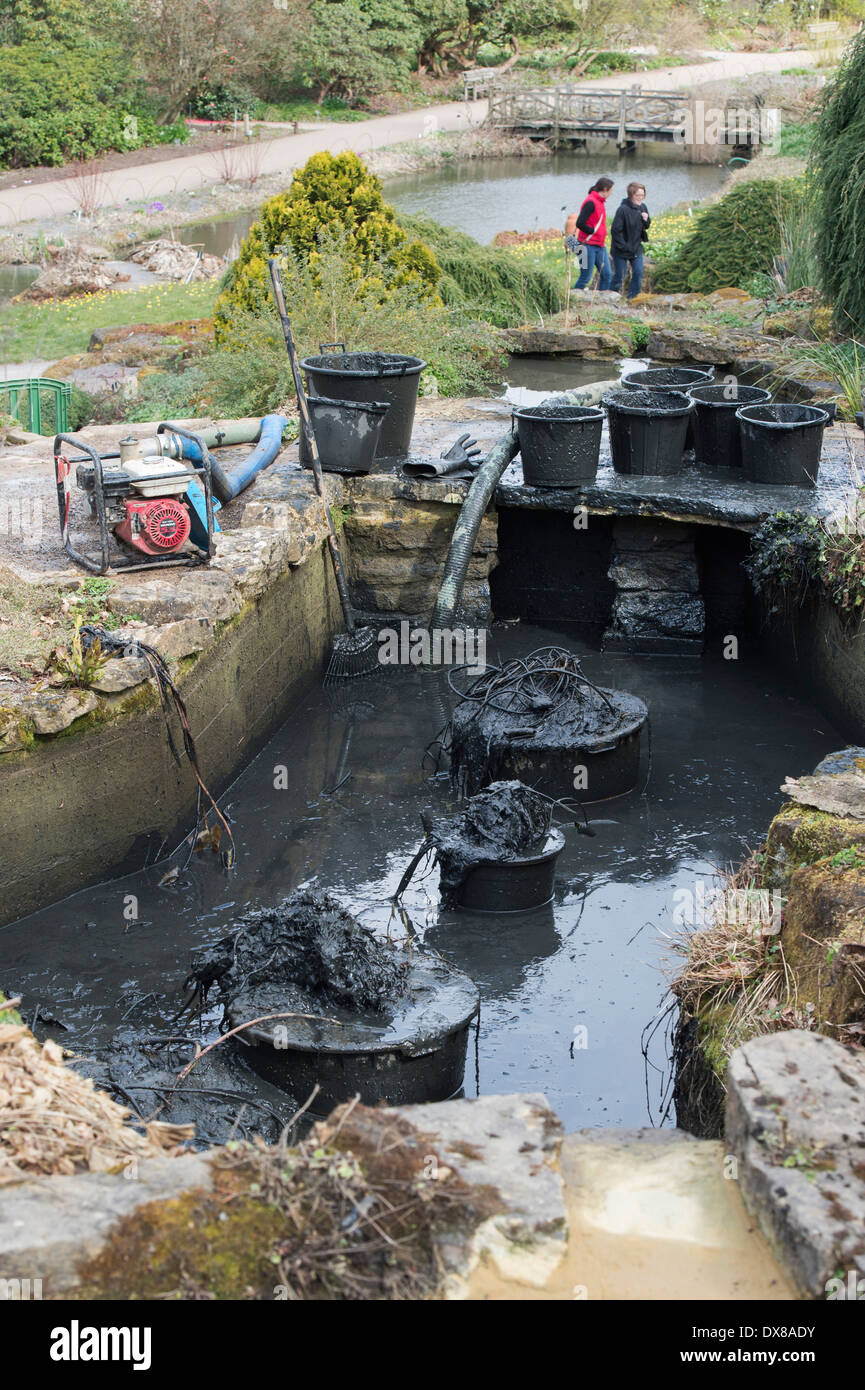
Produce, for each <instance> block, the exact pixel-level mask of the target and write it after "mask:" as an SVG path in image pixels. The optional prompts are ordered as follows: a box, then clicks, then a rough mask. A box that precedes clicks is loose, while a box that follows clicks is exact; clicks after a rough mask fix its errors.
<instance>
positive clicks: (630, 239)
mask: <svg viewBox="0 0 865 1390" xmlns="http://www.w3.org/2000/svg"><path fill="white" fill-rule="evenodd" d="M645 196H646V190H645V188H644V187H643V185H642V184H641V183H629V184H628V196H627V198H623V199H622V201H621V203H620V204H619V206H618V208H617V209H616V215H615V217H614V218H613V229H612V232H611V234H610V255H611V256H612V260H613V278H612V281H611V283H610V289H611V290H616V291H619V290H621V288H622V282H623V280H624V278H625V275H626V274H627V270H628V266H629V265H630V267H631V280H630V284H629V285H628V298H629V299H635V298H636V296H637V295H638V294H639V293H640V287H641V286H642V283H643V242H644V241H648V240H649V225H650V223H651V221H652V219H651V217H650V216H649V209H648V208H647V207H646V204H645V203H644V202H643V199H644V198H645Z"/></svg>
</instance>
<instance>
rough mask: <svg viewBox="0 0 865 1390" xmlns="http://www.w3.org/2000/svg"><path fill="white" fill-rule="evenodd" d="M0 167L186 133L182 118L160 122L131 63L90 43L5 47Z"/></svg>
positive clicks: (0, 66) (0, 71) (0, 56)
mask: <svg viewBox="0 0 865 1390" xmlns="http://www.w3.org/2000/svg"><path fill="white" fill-rule="evenodd" d="M0 91H2V92H3V102H2V106H0V167H3V168H22V167H26V166H28V165H60V164H65V163H67V162H69V161H70V160H75V159H89V158H91V157H92V156H94V155H97V154H101V153H103V152H104V151H105V150H134V149H140V148H141V146H143V145H150V144H163V143H167V142H170V141H173V140H178V139H180V140H185V139H186V137H187V130H186V126H185V125H184V124H183V123H182V122H178V123H175V124H174V125H171V126H159V125H157V123H156V121H155V120H154V118H153V116H152V115H151V114H150V113H149V112H148V111H147V110H146V108H145V106H144V104H143V101H142V99H141V97H140V94H139V93H138V92H137V90H136V87H135V84H134V83H132V82H131V81H130V79H129V75H128V67H127V66H125V65H123V64H120V63H119V62H117V61H114V60H112V58H111V56H110V55H108V54H106V53H105V52H104V51H103V50H102V49H101V48H100V47H99V46H98V45H94V47H93V49H92V50H80V49H63V48H61V47H57V48H45V47H44V46H43V45H42V44H39V43H26V44H19V45H17V46H15V47H11V46H9V47H2V48H0Z"/></svg>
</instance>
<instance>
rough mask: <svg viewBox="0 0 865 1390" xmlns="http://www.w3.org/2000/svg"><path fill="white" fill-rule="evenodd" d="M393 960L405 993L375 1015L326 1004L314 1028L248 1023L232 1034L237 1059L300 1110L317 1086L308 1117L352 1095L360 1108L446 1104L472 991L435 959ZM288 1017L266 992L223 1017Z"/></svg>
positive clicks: (472, 1014)
mask: <svg viewBox="0 0 865 1390" xmlns="http://www.w3.org/2000/svg"><path fill="white" fill-rule="evenodd" d="M398 959H400V960H401V962H402V964H403V965H404V966H405V970H406V972H407V990H406V993H405V994H404V995H403V996H402V997H401V998H400V999H398V1000H396V1001H394V1003H393V1005H392V1006H390V1007H389V1008H387V1009H386V1010H385V1011H384V1012H383V1013H373V1012H371V1011H366V1012H364V1013H356V1012H351V1013H350V1012H349V1011H348V1010H345V1009H343V1008H341V1007H340V1006H334V1005H330V1006H328V1008H327V1009H326V1016H325V1018H323V1019H322V1020H321V1021H316V1020H313V1019H309V1018H284V1019H272V1020H270V1021H268V1022H266V1023H259V1024H255V1025H254V1026H253V1027H251V1028H245V1029H244V1030H243V1032H242V1033H239V1034H238V1035H237V1045H238V1047H239V1048H240V1050H241V1055H242V1056H243V1058H244V1059H245V1060H246V1061H247V1062H248V1063H249V1065H250V1066H251V1067H252V1068H253V1069H254V1070H255V1071H256V1072H258V1074H259V1076H263V1077H264V1078H265V1079H266V1080H267V1081H270V1082H271V1083H272V1084H273V1085H274V1086H278V1087H280V1089H281V1090H284V1091H288V1092H289V1093H290V1094H291V1095H292V1096H293V1097H294V1098H295V1100H297V1101H298V1102H302V1101H304V1100H306V1098H307V1097H308V1096H309V1094H310V1093H311V1091H312V1090H313V1087H314V1086H316V1085H318V1086H319V1088H320V1089H319V1092H318V1095H317V1096H316V1097H315V1100H314V1101H313V1103H312V1105H311V1107H310V1109H311V1111H312V1113H314V1114H319V1115H326V1114H328V1113H329V1112H330V1111H331V1110H332V1109H333V1107H334V1106H335V1105H339V1104H341V1103H342V1102H343V1101H345V1100H350V1099H351V1097H352V1096H354V1095H357V1094H359V1095H360V1098H361V1101H362V1103H363V1104H364V1105H377V1104H379V1102H385V1103H386V1104H388V1105H418V1104H421V1103H425V1102H428V1101H437V1100H447V1099H448V1098H449V1097H450V1096H453V1095H455V1094H456V1093H457V1092H458V1091H459V1090H460V1088H461V1087H462V1084H463V1075H464V1073H465V1065H466V1050H467V1047H468V1038H469V1029H470V1026H471V1023H472V1021H473V1019H475V1018H476V1017H477V1013H478V1008H479V994H478V989H477V986H476V985H475V984H474V983H473V981H472V980H470V979H469V977H468V975H464V974H463V973H462V971H461V970H456V969H454V967H453V966H452V965H449V964H448V963H447V962H446V961H444V960H442V959H441V958H440V957H439V956H434V955H432V954H430V953H427V952H421V951H413V952H412V953H411V955H409V953H408V952H407V951H405V952H401V953H399V955H398ZM290 1009H291V1002H290V998H289V997H288V996H287V995H286V994H285V992H284V991H283V990H281V989H280V988H278V987H275V986H273V985H268V986H265V987H256V988H255V989H254V990H251V991H250V992H249V993H248V994H241V995H239V996H238V997H237V998H236V999H234V1000H232V1002H231V1005H230V1007H229V1010H228V1015H227V1016H228V1020H229V1023H230V1024H231V1026H232V1027H236V1026H237V1025H238V1024H241V1023H247V1022H249V1021H250V1020H251V1019H254V1018H259V1017H261V1015H262V1014H271V1013H281V1012H286V1011H289V1010H290ZM298 1012H303V1010H298ZM327 1020H332V1021H327Z"/></svg>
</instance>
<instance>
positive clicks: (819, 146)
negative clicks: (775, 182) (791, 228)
mask: <svg viewBox="0 0 865 1390" xmlns="http://www.w3.org/2000/svg"><path fill="white" fill-rule="evenodd" d="M811 167H812V174H813V184H814V210H815V221H816V228H817V230H816V236H815V251H816V256H817V260H818V263H819V266H820V273H821V289H822V290H823V293H824V295H825V297H826V299H827V300H828V301H829V302H830V303H831V304H834V306H835V317H836V321H837V323H838V325H839V327H840V328H842V329H844V330H846V331H848V332H849V331H850V330H851V329H852V330H853V332H855V333H859V334H862V333H865V276H863V273H862V267H863V265H865V30H862V31H860V33H859V34H858V36H857V37H856V38H855V39H854V40H853V42H852V43H851V45H850V47H849V48H848V49H847V53H846V56H845V58H844V61H843V62H842V64H841V67H840V68H839V70H838V73H837V74H836V76H835V78H834V80H833V81H832V82H831V83H830V84H829V86H828V88H827V90H826V94H825V97H824V101H823V105H822V109H821V111H820V115H819V118H818V120H817V127H816V130H815V132H814V141H813V145H812V151H811Z"/></svg>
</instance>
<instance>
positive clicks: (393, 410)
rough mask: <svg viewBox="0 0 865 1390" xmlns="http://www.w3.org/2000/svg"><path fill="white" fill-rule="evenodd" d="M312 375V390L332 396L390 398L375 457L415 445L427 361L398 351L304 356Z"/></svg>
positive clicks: (369, 399)
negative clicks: (414, 431) (416, 414)
mask: <svg viewBox="0 0 865 1390" xmlns="http://www.w3.org/2000/svg"><path fill="white" fill-rule="evenodd" d="M300 365H301V366H302V367H303V369H304V371H305V372H306V375H307V380H308V382H309V388H310V392H309V393H310V395H315V396H327V397H329V398H330V399H332V400H342V401H364V402H375V401H380V402H386V403H387V404H388V405H389V406H390V409H389V410H388V412H387V415H386V416H385V418H384V423H383V425H382V430H381V435H380V436H379V441H378V448H377V449H376V457H378V458H394V457H399V456H400V455H403V454H407V453H408V452H409V447H410V445H411V432H412V427H413V425H414V412H415V407H416V405H417V393H418V387H419V385H420V374H421V372H422V371H423V369H424V367H425V366H426V362H424V361H422V360H421V358H420V357H406V356H404V355H402V354H399V353H394V352H346V351H345V349H343V351H342V352H331V353H322V354H321V356H319V357H305V358H304V359H303V361H302V362H301V364H300Z"/></svg>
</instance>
